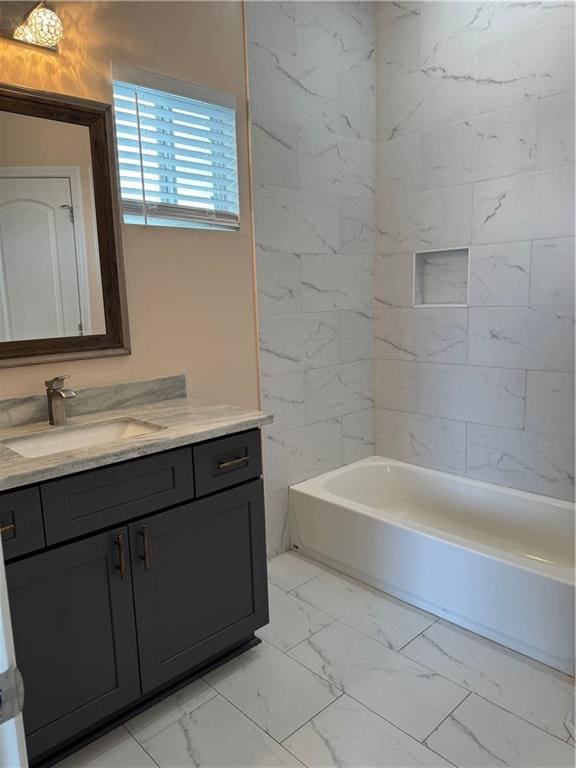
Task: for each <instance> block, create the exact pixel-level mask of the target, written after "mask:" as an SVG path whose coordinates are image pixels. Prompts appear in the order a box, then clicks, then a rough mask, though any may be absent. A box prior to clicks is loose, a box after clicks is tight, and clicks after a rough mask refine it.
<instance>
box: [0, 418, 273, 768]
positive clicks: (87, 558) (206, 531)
mask: <svg viewBox="0 0 576 768" xmlns="http://www.w3.org/2000/svg"><path fill="white" fill-rule="evenodd" d="M261 473H262V463H261V452H260V433H259V432H258V430H249V431H246V432H241V433H236V434H233V435H226V436H224V437H220V438H216V439H212V440H208V441H206V442H203V443H200V444H196V445H194V446H191V445H189V446H183V447H178V448H175V449H171V450H169V451H163V452H161V453H157V454H153V455H150V456H144V457H140V458H136V459H132V460H130V461H126V462H119V463H118V464H113V465H110V466H104V467H99V468H95V469H91V470H88V471H86V472H79V473H76V474H72V475H69V476H64V477H61V478H58V479H54V480H48V481H45V482H43V483H40V484H39V485H37V486H31V487H29V488H21V489H18V490H16V491H9V492H6V493H3V494H0V522H2V523H3V524H4V525H5V526H9V527H8V530H7V531H5V532H3V536H6V537H14V538H13V539H8V538H7V540H6V542H7V544H8V546H7V547H6V552H5V557H6V560H7V566H6V572H7V578H8V593H9V601H10V611H11V614H12V624H13V629H14V638H15V647H16V659H17V663H18V667H19V668H20V671H21V672H22V676H23V678H24V688H25V701H24V724H25V728H26V737H27V743H28V753H29V757H30V759H31V761H32V764H33V765H38V764H45V763H46V761H48V763H49V764H52V762H53V761H54V760H55V759H57V757H58V756H59V755H60V754H61V752H62V749H65V748H67V747H69V746H70V745H71V744H73V743H77V742H78V741H79V740H84V739H89V738H92V737H93V736H94V735H95V734H96V733H97V732H98V730H99V729H102V728H106V727H109V726H110V724H111V723H112V722H121V721H122V720H124V719H126V718H127V717H129V716H130V715H131V713H133V712H134V711H135V709H136V708H142V707H143V706H145V705H146V704H147V703H148V702H150V701H152V700H156V699H157V697H159V696H160V697H161V696H162V695H164V693H165V691H167V690H168V689H169V688H172V687H174V686H176V685H179V684H181V683H182V682H183V680H184V679H188V678H190V677H192V676H194V675H197V674H199V673H200V670H201V669H203V668H206V667H207V666H210V665H213V664H215V663H217V662H218V660H219V659H224V658H227V657H229V655H230V654H232V653H237V652H239V650H240V649H241V648H243V647H249V646H250V645H252V644H253V643H254V642H255V639H254V632H255V630H256V629H258V628H259V627H261V626H263V625H264V624H266V623H267V621H268V594H267V579H266V542H265V523H264V492H263V483H262V478H261ZM10 544H12V546H10Z"/></svg>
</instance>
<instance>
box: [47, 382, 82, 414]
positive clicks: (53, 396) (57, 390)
mask: <svg viewBox="0 0 576 768" xmlns="http://www.w3.org/2000/svg"><path fill="white" fill-rule="evenodd" d="M69 378H70V377H69V376H55V377H54V378H53V379H50V381H45V382H44V384H45V385H46V396H47V397H48V419H49V421H50V424H66V400H70V399H71V398H73V397H76V392H74V390H73V389H64V379H69Z"/></svg>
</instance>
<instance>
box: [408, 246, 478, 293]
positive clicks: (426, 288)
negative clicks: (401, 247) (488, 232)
mask: <svg viewBox="0 0 576 768" xmlns="http://www.w3.org/2000/svg"><path fill="white" fill-rule="evenodd" d="M468 270H469V258H468V248H451V249H448V250H441V251H419V252H416V253H414V270H413V275H414V298H413V301H414V306H415V307H420V306H430V305H433V306H444V305H447V304H449V305H450V306H460V307H462V306H466V305H467V304H468Z"/></svg>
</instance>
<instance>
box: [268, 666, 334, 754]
mask: <svg viewBox="0 0 576 768" xmlns="http://www.w3.org/2000/svg"><path fill="white" fill-rule="evenodd" d="M305 669H308V668H307V667H305ZM308 671H309V672H310V670H308ZM337 690H340V689H337ZM347 695H348V694H347V693H346V691H341V693H340V694H339V695H338V696H336V698H335V699H333V700H332V701H331V702H330V703H329V704H326V706H325V707H322V709H320V710H318V712H316V714H315V715H313V716H312V717H309V718H308V720H306V722H305V723H302V725H299V726H298V728H295V729H294V730H293V731H292V733H289V734H288V736H286V737H285V738H284V739H282V741H281V742H279V744H282V746H284V742H285V741H287V740H288V739H289V738H290V737H291V736H294V734H295V733H298V731H299V730H300V729H301V728H304V726H306V725H308V723H311V722H312V720H314V718H316V717H318V715H321V714H322V712H324V711H325V710H327V709H328V708H329V707H331V706H332V704H335V703H336V702H337V701H339V700H340V699H341V698H342V696H347ZM284 748H285V747H284ZM288 751H290V750H288ZM290 754H292V752H290Z"/></svg>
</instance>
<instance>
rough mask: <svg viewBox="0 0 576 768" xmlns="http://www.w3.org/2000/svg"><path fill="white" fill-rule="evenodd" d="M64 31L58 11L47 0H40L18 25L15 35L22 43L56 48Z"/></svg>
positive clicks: (15, 38)
mask: <svg viewBox="0 0 576 768" xmlns="http://www.w3.org/2000/svg"><path fill="white" fill-rule="evenodd" d="M63 32H64V27H63V26H62V21H61V20H60V17H59V16H58V14H57V13H56V11H52V10H51V9H50V8H48V7H47V6H46V0H40V2H39V3H38V4H37V5H35V6H34V8H32V10H31V11H29V12H28V13H27V14H26V17H25V18H24V21H23V22H22V23H21V24H19V25H18V26H17V27H16V29H15V30H14V34H13V37H14V40H18V41H19V42H21V43H29V44H30V45H39V46H41V47H42V48H50V49H52V50H56V46H57V45H58V43H59V42H60V39H61V38H62V34H63Z"/></svg>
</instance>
